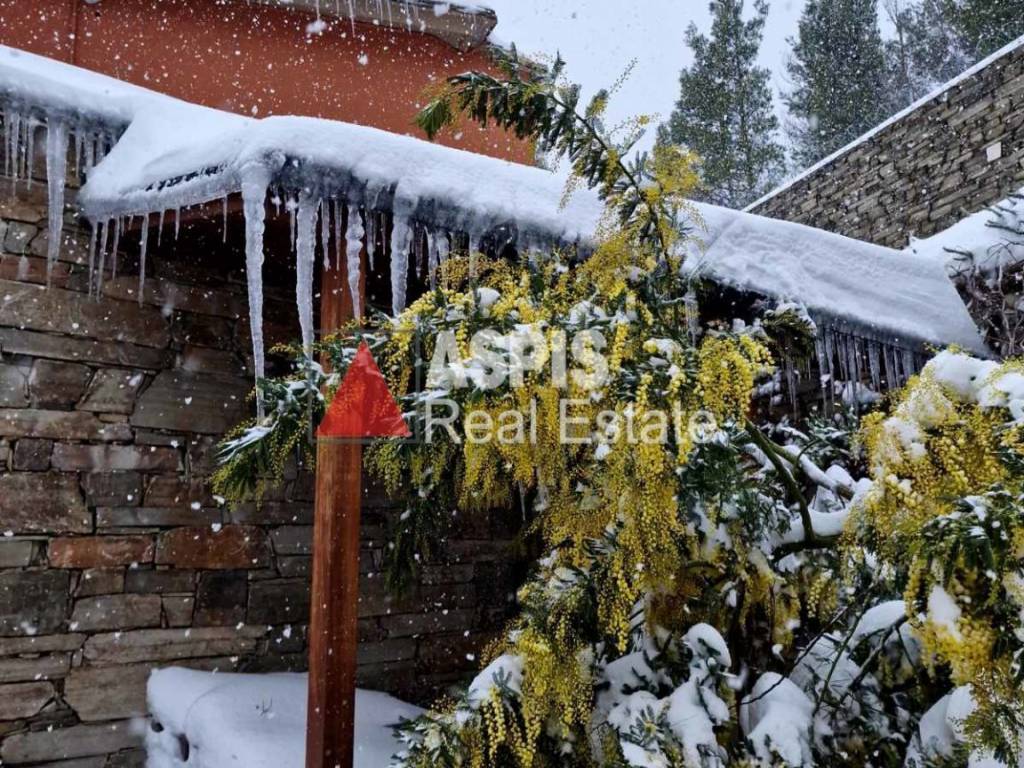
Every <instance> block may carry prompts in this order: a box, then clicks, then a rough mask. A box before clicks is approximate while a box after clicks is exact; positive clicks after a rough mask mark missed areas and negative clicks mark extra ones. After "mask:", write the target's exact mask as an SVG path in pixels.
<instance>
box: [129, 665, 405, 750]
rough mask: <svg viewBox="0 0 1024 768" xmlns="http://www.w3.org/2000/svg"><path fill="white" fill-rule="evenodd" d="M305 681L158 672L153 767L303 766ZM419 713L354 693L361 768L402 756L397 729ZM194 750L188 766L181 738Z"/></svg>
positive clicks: (152, 689) (152, 702)
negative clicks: (156, 727) (184, 757)
mask: <svg viewBox="0 0 1024 768" xmlns="http://www.w3.org/2000/svg"><path fill="white" fill-rule="evenodd" d="M306 696H307V678H306V675H299V674H272V675H241V674H220V673H217V674H214V673H210V672H197V671H194V670H188V669H177V668H172V669H162V670H156V671H154V672H153V674H152V675H151V676H150V679H149V686H148V701H149V711H150V713H151V714H152V716H153V720H154V722H157V723H159V724H160V725H161V726H162V727H163V730H162V731H161V732H159V733H158V732H156V731H155V730H153V729H150V730H149V732H148V733H147V734H146V751H147V756H148V761H147V767H148V768H232V766H237V768H301V766H303V765H305V742H306ZM419 714H421V710H420V709H418V708H417V707H413V706H410V705H408V704H404V703H402V702H400V701H398V700H397V699H395V698H392V697H391V696H388V695H386V694H383V693H376V692H373V691H358V692H357V694H356V752H355V766H356V768H380V767H381V766H385V765H388V763H389V762H390V760H391V757H392V756H393V755H394V754H395V753H396V752H398V751H399V750H400V748H401V747H400V745H399V743H398V742H397V741H396V740H395V739H394V737H393V735H392V729H391V726H392V725H395V724H397V723H398V722H400V721H401V720H403V719H411V718H414V717H417V716H418V715H419ZM182 737H183V738H184V739H186V740H187V743H188V745H189V748H190V749H189V753H190V754H189V758H188V760H187V761H185V760H183V759H182V757H183V755H182V751H181V738H182Z"/></svg>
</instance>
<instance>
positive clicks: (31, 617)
mask: <svg viewBox="0 0 1024 768" xmlns="http://www.w3.org/2000/svg"><path fill="white" fill-rule="evenodd" d="M69 585H70V580H69V577H68V574H66V573H62V572H60V571H5V572H3V573H0V635H6V636H19V635H22V636H23V635H45V634H47V633H50V632H54V631H56V630H58V629H60V628H61V627H62V626H63V624H64V619H65V618H66V614H67V604H68V587H69Z"/></svg>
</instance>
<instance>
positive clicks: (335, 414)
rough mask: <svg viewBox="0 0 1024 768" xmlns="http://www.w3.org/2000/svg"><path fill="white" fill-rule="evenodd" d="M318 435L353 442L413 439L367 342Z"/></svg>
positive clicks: (360, 346) (361, 348)
mask: <svg viewBox="0 0 1024 768" xmlns="http://www.w3.org/2000/svg"><path fill="white" fill-rule="evenodd" d="M316 435H317V437H322V438H323V437H333V438H350V439H351V438H373V437H409V436H410V435H412V432H410V431H409V425H408V424H406V423H405V419H404V418H403V417H402V412H401V411H400V410H398V405H397V404H396V403H395V398H394V397H392V396H391V390H389V389H388V385H387V382H386V381H384V376H383V375H382V374H381V372H380V368H378V367H377V363H376V362H374V360H373V355H371V354H370V348H369V347H368V346H367V345H366V342H365V341H364V342H363V343H362V344H360V345H359V351H357V352H356V356H355V359H354V360H353V361H352V365H350V366H349V368H348V371H347V372H346V373H345V378H344V379H342V380H341V386H340V387H338V392H337V394H335V396H334V399H333V400H332V401H331V404H330V406H329V407H328V408H327V415H326V416H324V420H323V421H322V422H320V428H319V429H317V431H316Z"/></svg>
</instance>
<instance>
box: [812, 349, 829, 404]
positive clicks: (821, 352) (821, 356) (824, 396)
mask: <svg viewBox="0 0 1024 768" xmlns="http://www.w3.org/2000/svg"><path fill="white" fill-rule="evenodd" d="M814 354H815V355H816V356H817V358H818V384H819V385H820V386H821V404H822V407H823V408H826V409H827V407H828V388H827V387H826V386H825V385H826V383H827V382H826V379H825V375H826V374H825V369H826V368H828V364H827V363H826V362H825V342H824V341H822V338H821V334H818V335H816V336H815V337H814ZM827 412H828V411H827V410H826V413H827Z"/></svg>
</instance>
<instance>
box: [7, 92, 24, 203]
mask: <svg viewBox="0 0 1024 768" xmlns="http://www.w3.org/2000/svg"><path fill="white" fill-rule="evenodd" d="M10 123H11V126H10V130H9V131H8V138H9V140H10V143H9V144H8V145H7V157H8V160H9V161H10V165H11V170H10V171H9V175H10V177H11V192H12V193H13V192H14V189H15V187H16V185H17V183H18V172H19V170H20V166H21V115H19V114H18V113H17V112H12V113H10Z"/></svg>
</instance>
